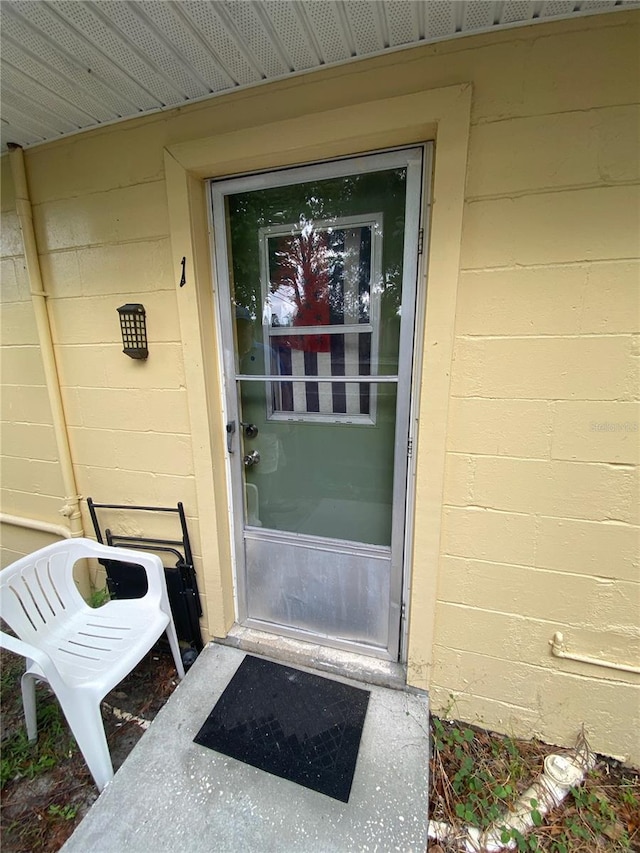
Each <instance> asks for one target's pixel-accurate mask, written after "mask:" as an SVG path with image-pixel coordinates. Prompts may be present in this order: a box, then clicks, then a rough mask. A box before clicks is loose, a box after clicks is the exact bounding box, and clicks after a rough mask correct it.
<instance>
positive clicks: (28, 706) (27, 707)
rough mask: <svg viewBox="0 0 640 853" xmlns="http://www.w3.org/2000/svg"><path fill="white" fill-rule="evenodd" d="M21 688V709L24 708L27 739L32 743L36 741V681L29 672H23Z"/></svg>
mask: <svg viewBox="0 0 640 853" xmlns="http://www.w3.org/2000/svg"><path fill="white" fill-rule="evenodd" d="M20 686H21V687H22V707H23V708H24V719H25V722H26V724H27V737H28V738H29V740H30V741H31V742H32V743H33V742H34V741H36V740H37V739H38V723H37V721H36V679H35V676H33V675H31V673H29V672H25V674H24V675H23V676H22V681H21V682H20Z"/></svg>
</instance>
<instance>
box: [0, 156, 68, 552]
mask: <svg viewBox="0 0 640 853" xmlns="http://www.w3.org/2000/svg"><path fill="white" fill-rule="evenodd" d="M1 186H2V209H1V212H0V374H1V380H2V394H1V397H0V415H1V422H0V444H1V447H0V451H1V457H0V485H1V487H2V490H1V493H0V506H1V508H2V511H3V512H4V513H6V514H7V515H14V516H21V517H27V518H31V519H36V520H39V521H46V522H50V523H53V524H62V523H63V518H62V516H61V515H60V514H59V510H60V508H61V507H62V505H63V503H64V488H63V484H62V477H61V476H60V470H59V466H58V454H57V449H56V442H55V437H54V434H53V427H52V419H51V408H50V406H49V398H48V396H47V390H46V387H45V381H44V371H43V367H42V358H41V355H40V347H39V344H38V334H37V330H36V324H35V318H34V316H33V310H32V306H31V296H30V294H29V284H28V281H27V274H26V269H25V264H24V253H23V247H22V238H21V235H20V227H19V225H18V219H17V216H16V213H15V201H14V197H13V186H12V181H11V175H10V172H9V169H8V162H7V158H6V157H3V159H2V182H1ZM1 536H2V551H1V556H0V559H1V565H2V566H6V565H7V564H8V563H11V562H12V561H13V560H15V559H17V558H18V557H21V556H24V555H25V554H28V553H30V552H31V551H34V550H36V549H37V548H41V547H43V546H44V545H48V544H50V543H51V542H53V541H55V540H56V538H57V537H55V536H51V535H49V534H44V533H38V532H36V531H32V530H28V529H26V528H23V527H14V526H13V525H7V524H3V525H2V529H1Z"/></svg>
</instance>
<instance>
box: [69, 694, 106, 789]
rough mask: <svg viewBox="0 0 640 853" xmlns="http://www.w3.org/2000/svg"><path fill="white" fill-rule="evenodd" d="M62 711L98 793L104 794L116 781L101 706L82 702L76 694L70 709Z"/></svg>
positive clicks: (71, 701)
mask: <svg viewBox="0 0 640 853" xmlns="http://www.w3.org/2000/svg"><path fill="white" fill-rule="evenodd" d="M61 704H62V703H61ZM62 710H63V711H64V715H65V717H66V718H67V722H68V723H69V727H70V728H71V731H72V732H73V736H74V737H75V739H76V742H77V744H78V746H79V748H80V752H81V753H82V755H83V756H84V760H85V761H86V763H87V766H88V768H89V770H90V771H91V775H92V776H93V781H94V782H95V783H96V786H97V788H98V790H99V791H102V790H103V788H104V787H105V785H106V784H107V783H108V782H110V781H111V780H112V779H113V764H112V763H111V755H110V754H109V746H108V744H107V737H106V734H105V731H104V723H103V722H102V714H101V713H100V702H96V701H95V699H91V700H89V699H88V698H87V699H85V698H84V697H83V699H82V701H79V697H78V696H77V693H76V694H74V695H72V696H70V697H69V706H68V707H67V706H66V705H63V706H62Z"/></svg>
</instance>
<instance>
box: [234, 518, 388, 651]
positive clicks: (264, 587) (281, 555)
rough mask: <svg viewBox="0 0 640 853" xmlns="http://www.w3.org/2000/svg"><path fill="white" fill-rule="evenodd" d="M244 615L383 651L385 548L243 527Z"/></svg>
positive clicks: (386, 567) (386, 609) (386, 584)
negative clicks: (244, 557)
mask: <svg viewBox="0 0 640 853" xmlns="http://www.w3.org/2000/svg"><path fill="white" fill-rule="evenodd" d="M245 544H246V552H245V553H246V560H247V580H248V584H247V588H248V590H249V596H248V601H247V611H248V612H247V615H248V618H249V619H256V620H260V621H262V622H268V623H274V625H276V626H286V627H288V628H290V629H293V630H296V629H297V630H299V631H301V632H305V633H311V634H317V635H318V636H321V637H322V638H323V639H325V640H326V639H327V638H328V639H329V640H331V639H335V640H337V641H340V642H341V644H342V643H344V642H345V641H346V642H347V643H353V644H354V646H356V645H358V644H363V645H368V646H378V647H380V649H381V651H383V650H386V648H387V643H388V631H389V610H388V605H387V604H386V602H388V601H389V575H390V567H391V556H390V549H388V548H381V547H376V546H370V547H367V546H363V545H361V544H358V545H355V544H352V543H348V542H344V543H341V542H339V541H336V540H326V539H323V540H315V539H314V537H288V536H286V535H278V536H276V535H274V534H273V533H271V534H269V533H267V532H266V531H264V532H255V533H254V532H253V531H247V532H246V539H245Z"/></svg>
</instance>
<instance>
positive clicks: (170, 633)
mask: <svg viewBox="0 0 640 853" xmlns="http://www.w3.org/2000/svg"><path fill="white" fill-rule="evenodd" d="M167 639H168V640H169V645H170V646H171V653H172V654H173V660H174V662H175V665H176V669H177V670H178V677H179V678H184V666H183V665H182V655H181V654H180V644H179V643H178V635H177V634H176V626H175V625H174V624H173V620H172V621H171V622H169V624H168V625H167Z"/></svg>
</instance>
